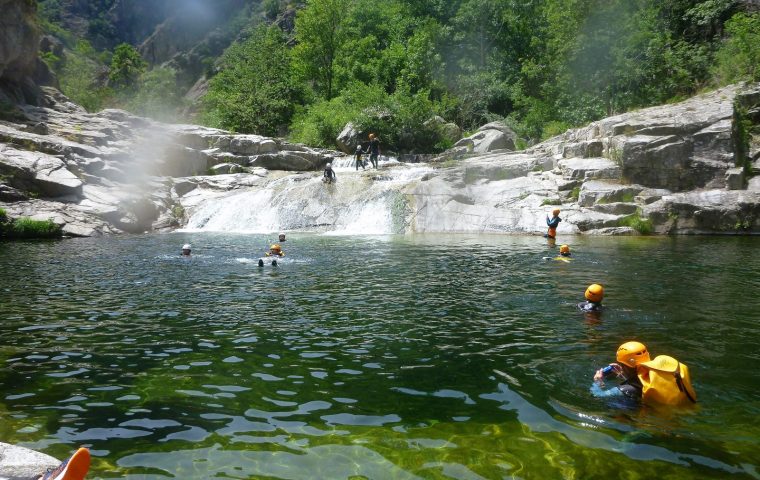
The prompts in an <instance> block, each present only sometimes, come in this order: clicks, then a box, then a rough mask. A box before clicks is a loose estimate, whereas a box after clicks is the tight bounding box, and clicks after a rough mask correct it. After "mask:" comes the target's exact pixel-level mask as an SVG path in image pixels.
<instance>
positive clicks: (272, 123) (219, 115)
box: [204, 25, 302, 135]
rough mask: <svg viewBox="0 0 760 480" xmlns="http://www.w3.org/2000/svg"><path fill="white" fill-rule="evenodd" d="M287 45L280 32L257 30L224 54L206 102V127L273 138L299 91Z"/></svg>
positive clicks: (284, 125) (272, 28)
mask: <svg viewBox="0 0 760 480" xmlns="http://www.w3.org/2000/svg"><path fill="white" fill-rule="evenodd" d="M285 42H286V39H285V37H284V35H283V34H282V32H281V31H280V30H279V28H277V27H276V26H271V27H267V26H264V25H261V26H259V27H257V28H256V29H255V30H254V31H253V32H252V34H251V36H250V37H249V38H248V39H247V40H246V41H244V42H243V43H239V44H235V45H233V46H232V47H231V48H230V49H229V50H228V51H227V52H226V53H225V55H224V57H223V58H222V65H223V66H222V69H221V71H220V72H219V73H218V74H217V75H216V76H215V77H214V78H213V79H212V80H211V82H210V85H209V92H208V95H207V96H206V97H205V99H204V119H205V121H206V122H207V123H209V124H211V125H214V126H218V127H221V128H227V129H230V130H234V131H237V132H253V133H258V134H262V135H277V134H278V133H279V132H280V131H281V130H283V129H284V128H285V127H286V126H287V124H288V123H289V121H290V119H291V117H292V116H293V113H294V110H295V105H296V104H297V103H300V101H301V98H302V89H301V88H300V87H299V86H298V84H297V83H296V81H295V79H294V78H293V75H292V74H291V60H290V56H289V54H288V50H287V46H286V43H285Z"/></svg>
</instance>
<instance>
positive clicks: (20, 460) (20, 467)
mask: <svg viewBox="0 0 760 480" xmlns="http://www.w3.org/2000/svg"><path fill="white" fill-rule="evenodd" d="M0 6H2V2H0ZM60 463H61V461H60V460H56V459H55V458H53V457H51V456H50V455H46V454H44V453H41V452H37V451H34V450H30V449H28V448H24V447H19V446H16V445H11V444H8V443H0V478H8V479H11V480H13V479H24V480H27V479H35V478H38V477H39V476H40V475H42V474H44V473H45V471H46V470H47V469H49V468H55V467H57V466H58V465H60Z"/></svg>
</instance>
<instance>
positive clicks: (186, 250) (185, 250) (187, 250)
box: [182, 243, 192, 257]
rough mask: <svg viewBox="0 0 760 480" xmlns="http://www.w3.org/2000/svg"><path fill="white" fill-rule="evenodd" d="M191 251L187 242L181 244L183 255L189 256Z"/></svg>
mask: <svg viewBox="0 0 760 480" xmlns="http://www.w3.org/2000/svg"><path fill="white" fill-rule="evenodd" d="M191 251H192V249H191V247H190V244H189V243H186V244H184V245H182V256H183V257H189V256H190V253H191Z"/></svg>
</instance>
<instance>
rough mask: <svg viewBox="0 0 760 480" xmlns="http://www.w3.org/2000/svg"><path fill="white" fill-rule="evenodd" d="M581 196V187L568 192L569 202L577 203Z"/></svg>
mask: <svg viewBox="0 0 760 480" xmlns="http://www.w3.org/2000/svg"><path fill="white" fill-rule="evenodd" d="M580 196H581V187H573V189H572V190H570V197H569V198H570V200H572V201H574V202H577V201H578V198H579V197H580Z"/></svg>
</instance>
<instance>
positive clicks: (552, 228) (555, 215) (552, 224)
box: [544, 208, 562, 238]
mask: <svg viewBox="0 0 760 480" xmlns="http://www.w3.org/2000/svg"><path fill="white" fill-rule="evenodd" d="M561 221H562V219H561V218H559V208H555V209H554V210H552V218H549V215H547V216H546V225H547V226H548V227H549V229H548V230H547V231H546V235H544V237H546V238H556V236H557V226H558V225H559V222H561Z"/></svg>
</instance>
